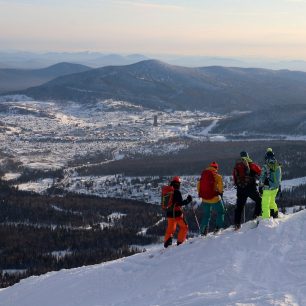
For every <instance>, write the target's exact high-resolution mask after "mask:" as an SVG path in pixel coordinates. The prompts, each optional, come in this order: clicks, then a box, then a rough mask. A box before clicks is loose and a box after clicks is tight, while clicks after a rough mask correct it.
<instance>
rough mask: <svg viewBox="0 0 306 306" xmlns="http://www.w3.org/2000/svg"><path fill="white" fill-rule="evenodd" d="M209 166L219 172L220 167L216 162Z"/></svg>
mask: <svg viewBox="0 0 306 306" xmlns="http://www.w3.org/2000/svg"><path fill="white" fill-rule="evenodd" d="M209 166H210V167H213V168H215V169H217V170H218V169H219V165H218V164H217V163H216V162H215V161H213V162H211V163H210V165H209Z"/></svg>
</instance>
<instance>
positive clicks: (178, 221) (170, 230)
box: [164, 176, 192, 248]
mask: <svg viewBox="0 0 306 306" xmlns="http://www.w3.org/2000/svg"><path fill="white" fill-rule="evenodd" d="M170 186H173V188H174V193H173V204H172V205H171V206H170V207H169V208H168V209H167V211H166V216H167V221H168V225H167V230H166V233H165V238H164V247H165V248H167V247H168V246H169V245H171V244H172V237H173V234H174V233H175V230H176V227H177V226H179V232H178V235H177V245H179V244H181V243H183V242H184V241H185V240H186V236H187V232H188V224H187V222H186V220H185V218H184V214H183V210H182V206H184V205H187V204H189V203H190V202H192V196H191V195H188V196H187V198H186V199H185V200H183V197H182V194H181V192H180V186H181V178H180V177H179V176H175V177H174V178H173V179H172V180H171V183H170Z"/></svg>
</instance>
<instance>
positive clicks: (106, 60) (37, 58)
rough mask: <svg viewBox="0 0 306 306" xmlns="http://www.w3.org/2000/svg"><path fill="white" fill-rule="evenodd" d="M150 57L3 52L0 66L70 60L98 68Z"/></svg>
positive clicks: (32, 66)
mask: <svg viewBox="0 0 306 306" xmlns="http://www.w3.org/2000/svg"><path fill="white" fill-rule="evenodd" d="M147 59H149V58H148V57H147V56H144V55H142V54H130V55H121V54H115V53H112V54H104V53H100V52H87V51H85V52H48V53H42V54H40V53H32V52H1V51H0V68H15V69H16V68H17V69H38V68H43V67H47V66H50V65H54V64H56V63H59V62H69V63H75V64H82V65H87V66H90V67H94V68H98V67H103V66H109V65H117V66H118V65H129V64H133V63H136V62H139V61H143V60H147Z"/></svg>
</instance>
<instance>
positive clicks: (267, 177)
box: [259, 148, 282, 219]
mask: <svg viewBox="0 0 306 306" xmlns="http://www.w3.org/2000/svg"><path fill="white" fill-rule="evenodd" d="M281 179H282V171H281V166H280V164H279V163H278V161H277V160H276V158H275V155H274V153H273V151H272V149H271V148H268V149H267V152H266V154H265V164H264V166H263V167H262V172H261V175H260V178H259V190H260V192H261V193H262V204H261V208H262V214H261V216H262V218H263V219H268V218H270V217H271V216H272V217H273V218H277V217H278V207H277V204H276V202H275V198H276V195H277V192H278V190H279V188H280V186H281Z"/></svg>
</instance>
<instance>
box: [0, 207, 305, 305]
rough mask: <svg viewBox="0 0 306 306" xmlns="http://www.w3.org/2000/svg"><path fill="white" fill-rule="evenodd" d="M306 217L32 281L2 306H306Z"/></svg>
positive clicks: (2, 294) (6, 293)
mask: <svg viewBox="0 0 306 306" xmlns="http://www.w3.org/2000/svg"><path fill="white" fill-rule="evenodd" d="M305 220H306V211H301V212H299V213H296V214H293V215H289V216H284V217H283V218H282V219H277V220H272V219H270V220H264V221H261V222H260V223H259V225H258V227H256V228H254V229H251V228H252V227H254V222H253V221H250V222H248V223H246V224H243V226H242V228H241V230H240V231H237V232H234V231H233V229H232V228H229V229H226V230H224V231H223V232H222V233H221V234H219V235H213V234H209V235H208V236H207V237H205V238H203V237H198V238H192V239H189V240H188V241H187V242H186V243H185V244H183V245H180V246H179V247H176V246H174V247H170V248H168V249H166V250H163V251H161V250H162V246H160V245H159V246H153V247H152V248H151V249H149V250H148V251H147V252H144V253H141V254H136V255H134V256H130V257H126V258H122V259H119V260H116V261H113V262H108V263H102V264H99V265H93V266H88V267H81V268H76V269H71V270H61V271H59V272H50V273H47V274H45V275H42V276H40V277H30V278H28V279H26V280H22V281H21V282H20V283H19V284H15V285H14V286H12V287H10V288H7V289H3V290H1V291H0V305H1V306H169V305H170V306H172V305H173V306H205V305H208V306H219V305H220V306H221V305H222V306H224V305H226V306H232V305H233V306H234V305H235V306H242V305H244V306H246V305H247V306H251V305H260V306H266V305H267V306H268V305H279V306H289V305H290V306H303V305H306V236H305V231H306V222H305Z"/></svg>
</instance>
